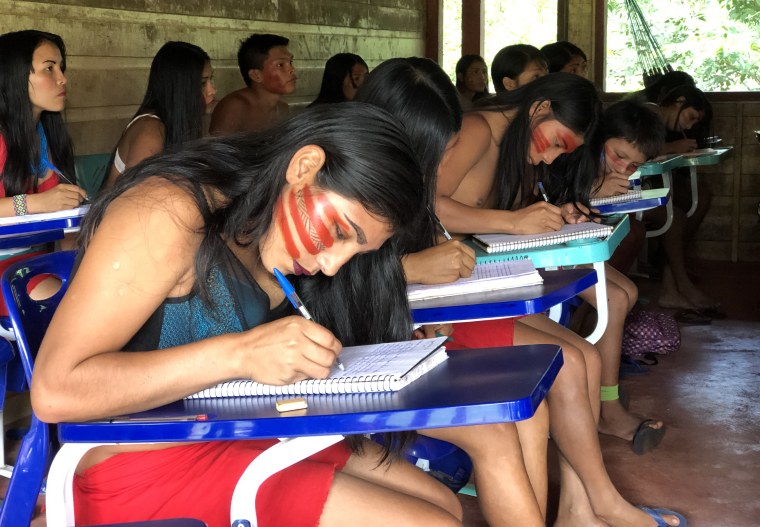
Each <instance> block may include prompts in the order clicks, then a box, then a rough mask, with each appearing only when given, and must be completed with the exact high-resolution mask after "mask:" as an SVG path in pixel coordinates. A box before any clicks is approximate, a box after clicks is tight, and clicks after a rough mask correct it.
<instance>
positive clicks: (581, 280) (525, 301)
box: [409, 269, 597, 324]
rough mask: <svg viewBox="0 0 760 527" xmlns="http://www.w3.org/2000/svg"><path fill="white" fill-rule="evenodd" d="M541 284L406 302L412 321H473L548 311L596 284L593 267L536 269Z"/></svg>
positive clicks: (425, 322) (429, 322)
mask: <svg viewBox="0 0 760 527" xmlns="http://www.w3.org/2000/svg"><path fill="white" fill-rule="evenodd" d="M539 272H540V273H541V276H542V277H543V279H544V283H543V284H542V285H533V286H526V287H513V288H510V289H502V290H498V291H487V292H483V293H465V294H461V295H452V296H445V297H437V298H426V299H424V300H415V301H411V302H409V307H411V309H412V317H413V318H414V322H415V324H434V323H435V324H444V323H453V322H474V321H477V320H492V319H496V318H508V317H517V316H522V315H532V314H535V313H543V312H545V311H548V310H549V309H551V308H552V307H554V306H555V305H557V304H561V303H562V302H564V301H566V300H569V299H571V298H573V297H575V296H577V295H578V293H580V292H581V291H584V290H586V289H588V288H589V287H591V286H593V285H594V284H596V280H597V277H596V271H594V270H593V269H564V270H561V271H539Z"/></svg>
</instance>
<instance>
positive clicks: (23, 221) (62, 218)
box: [0, 205, 90, 249]
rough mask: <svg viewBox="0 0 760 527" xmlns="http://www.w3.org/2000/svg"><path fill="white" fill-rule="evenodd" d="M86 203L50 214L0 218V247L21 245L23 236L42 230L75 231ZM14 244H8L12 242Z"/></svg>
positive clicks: (83, 213)
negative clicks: (0, 244)
mask: <svg viewBox="0 0 760 527" xmlns="http://www.w3.org/2000/svg"><path fill="white" fill-rule="evenodd" d="M89 209H90V207H89V206H88V205H85V206H83V207H79V208H77V209H72V210H67V211H61V212H57V213H51V214H27V215H26V216H20V217H17V216H11V217H9V218H0V241H1V243H3V245H2V246H0V248H3V249H7V248H15V247H22V246H23V245H24V244H25V243H27V242H26V241H23V240H24V237H28V236H32V235H35V234H40V233H44V232H48V233H49V232H51V231H53V232H58V231H60V232H61V235H63V233H67V232H76V231H78V230H79V225H80V224H81V223H82V219H83V218H84V216H85V214H86V213H87V211H88V210H89ZM12 240H15V243H16V245H10V244H11V243H14V242H13V241H12Z"/></svg>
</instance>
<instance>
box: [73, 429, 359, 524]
mask: <svg viewBox="0 0 760 527" xmlns="http://www.w3.org/2000/svg"><path fill="white" fill-rule="evenodd" d="M275 443H277V440H276V439H272V440H259V441H253V440H251V441H209V442H205V443H193V444H188V445H181V446H176V447H171V448H166V449H162V450H147V451H143V452H125V453H123V454H118V455H115V456H113V457H110V458H108V459H106V460H105V461H103V462H102V463H98V464H97V465H95V466H93V467H90V468H89V469H87V470H86V471H85V473H84V474H83V475H81V476H79V475H77V476H75V477H74V510H75V514H76V523H77V525H92V524H105V523H120V522H129V521H140V520H157V519H168V518H187V517H190V518H195V519H199V520H202V521H204V522H206V524H207V525H208V526H209V527H229V525H230V503H231V501H232V493H233V491H234V490H235V485H236V484H237V482H238V479H240V476H241V475H242V473H243V471H244V470H245V469H246V467H248V465H249V463H250V462H251V461H252V460H253V459H255V458H256V457H257V456H258V455H259V454H260V453H261V452H263V451H264V450H266V449H267V448H268V447H269V446H271V445H273V444H275ZM350 455H351V451H350V449H349V447H348V445H347V444H346V443H345V442H344V441H341V442H340V443H337V444H336V445H333V446H331V447H329V448H327V449H325V450H323V451H322V452H319V453H317V454H314V455H313V456H311V457H309V458H306V459H305V460H303V461H301V462H299V463H296V464H295V465H292V466H290V467H288V468H286V469H285V470H282V471H280V472H278V473H277V474H275V475H273V476H272V477H271V478H269V479H267V480H266V481H265V482H264V484H263V485H262V486H261V488H260V489H259V492H258V495H257V498H256V511H257V517H258V522H259V525H260V526H262V527H265V526H277V527H285V526H290V525H292V526H296V525H297V526H316V525H318V524H319V518H320V516H321V515H322V510H323V508H324V505H325V501H326V500H327V493H328V491H329V490H330V485H331V484H332V480H333V475H334V473H335V471H336V470H341V469H342V468H343V467H344V466H345V464H346V461H348V458H349V456H350Z"/></svg>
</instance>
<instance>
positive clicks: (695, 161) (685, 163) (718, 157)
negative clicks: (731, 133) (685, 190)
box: [676, 146, 734, 167]
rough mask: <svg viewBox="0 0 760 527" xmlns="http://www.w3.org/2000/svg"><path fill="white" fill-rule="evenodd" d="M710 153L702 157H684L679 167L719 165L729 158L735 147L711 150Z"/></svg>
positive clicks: (679, 161) (680, 160)
mask: <svg viewBox="0 0 760 527" xmlns="http://www.w3.org/2000/svg"><path fill="white" fill-rule="evenodd" d="M709 150H710V152H708V153H704V154H700V155H683V156H681V158H680V159H679V160H678V163H677V164H676V166H677V167H698V166H707V165H717V164H718V163H720V162H721V161H723V159H725V158H726V157H728V156H729V155H730V154H731V153H732V152H733V150H734V147H733V146H728V147H724V148H711V149H709Z"/></svg>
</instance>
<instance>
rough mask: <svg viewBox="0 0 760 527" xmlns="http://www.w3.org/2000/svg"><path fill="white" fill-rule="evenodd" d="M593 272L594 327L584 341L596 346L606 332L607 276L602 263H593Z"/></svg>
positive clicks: (607, 311) (607, 316)
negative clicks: (594, 278)
mask: <svg viewBox="0 0 760 527" xmlns="http://www.w3.org/2000/svg"><path fill="white" fill-rule="evenodd" d="M594 270H595V271H596V277H597V282H596V287H595V289H594V291H595V292H596V327H595V328H594V331H592V332H591V334H590V335H589V336H588V337H586V340H587V341H589V342H590V343H591V344H596V343H597V342H599V339H600V338H602V335H604V332H605V331H606V330H607V321H608V320H609V310H608V306H607V275H606V273H605V271H604V262H595V263H594Z"/></svg>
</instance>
